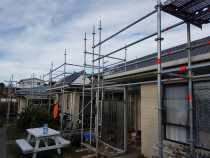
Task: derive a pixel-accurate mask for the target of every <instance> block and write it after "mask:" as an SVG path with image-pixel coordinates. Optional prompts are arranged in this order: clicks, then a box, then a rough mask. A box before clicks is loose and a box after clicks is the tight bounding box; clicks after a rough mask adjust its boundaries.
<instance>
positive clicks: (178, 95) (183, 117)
mask: <svg viewBox="0 0 210 158" xmlns="http://www.w3.org/2000/svg"><path fill="white" fill-rule="evenodd" d="M164 107H165V109H166V113H165V114H166V117H165V123H166V126H165V130H166V131H165V132H166V133H165V137H166V139H169V140H173V141H178V142H182V143H187V140H188V136H189V134H188V129H189V126H188V86H187V85H174V86H171V85H167V86H165V89H164Z"/></svg>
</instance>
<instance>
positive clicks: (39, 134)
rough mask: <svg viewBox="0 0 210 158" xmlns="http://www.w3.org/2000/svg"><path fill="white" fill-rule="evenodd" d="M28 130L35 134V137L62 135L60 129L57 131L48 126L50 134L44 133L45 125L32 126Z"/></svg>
mask: <svg viewBox="0 0 210 158" xmlns="http://www.w3.org/2000/svg"><path fill="white" fill-rule="evenodd" d="M27 132H28V133H29V134H31V135H33V136H34V137H49V136H56V135H60V132H59V131H56V130H54V129H52V128H48V134H44V133H43V127H40V128H30V129H27Z"/></svg>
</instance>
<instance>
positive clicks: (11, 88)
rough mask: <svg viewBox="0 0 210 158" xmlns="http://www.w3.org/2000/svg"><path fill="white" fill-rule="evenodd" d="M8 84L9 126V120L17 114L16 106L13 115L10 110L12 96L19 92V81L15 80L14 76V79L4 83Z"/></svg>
mask: <svg viewBox="0 0 210 158" xmlns="http://www.w3.org/2000/svg"><path fill="white" fill-rule="evenodd" d="M4 82H7V83H8V85H7V114H6V116H7V125H9V119H10V115H11V114H14V113H15V105H14V111H13V113H11V112H10V108H11V103H12V102H13V101H12V96H13V95H14V94H15V93H16V92H17V81H14V80H13V74H12V77H11V78H10V80H9V81H4ZM13 83H15V87H14V86H13Z"/></svg>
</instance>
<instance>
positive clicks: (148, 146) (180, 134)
mask: <svg viewBox="0 0 210 158" xmlns="http://www.w3.org/2000/svg"><path fill="white" fill-rule="evenodd" d="M209 41H210V36H208V37H205V38H203V39H200V40H196V41H193V42H191V46H196V45H199V44H206V45H205V46H203V47H198V48H195V49H193V50H192V51H191V55H192V65H193V66H194V65H199V64H205V63H209V62H210V45H209ZM185 48H187V44H182V45H179V46H176V47H173V48H169V49H167V50H163V51H162V52H161V54H162V55H163V54H167V53H168V55H167V56H163V57H162V67H163V70H170V69H175V68H181V67H185V66H187V65H188V54H187V49H185ZM182 49H183V51H180V50H182ZM184 49H185V50H184ZM173 52H177V53H173ZM156 55H157V53H153V54H150V55H147V56H144V57H141V58H138V59H135V60H132V61H129V62H127V65H128V66H127V69H126V71H124V68H119V69H117V70H112V71H110V74H109V75H107V76H105V77H104V80H105V81H107V82H114V83H118V84H125V85H126V84H127V91H126V93H127V94H126V95H127V97H126V100H127V101H126V103H127V109H129V108H132V107H129V106H130V105H129V102H131V103H135V104H134V109H131V110H128V111H127V115H128V123H127V131H129V129H128V128H134V130H135V131H141V153H142V154H144V156H146V157H152V156H158V147H157V144H158V105H157V96H158V94H157V58H156ZM141 61H142V62H141ZM132 63H133V64H132ZM123 65H124V64H121V65H118V66H116V67H120V66H123ZM116 67H114V68H116ZM192 72H193V76H194V78H193V109H194V112H193V113H194V114H193V115H194V117H193V124H194V129H193V130H194V140H195V142H194V144H195V147H196V148H198V149H201V148H202V149H203V150H204V151H206V152H208V151H209V150H210V121H209V120H210V97H209V96H210V77H209V76H210V66H206V67H201V68H196V69H193V70H192ZM175 73H176V74H177V75H178V74H180V75H182V76H183V75H186V77H187V75H188V74H187V72H178V71H177V72H175ZM162 79H165V80H164V82H162V84H163V86H162V104H163V107H164V110H163V114H164V115H163V124H162V132H163V138H164V140H163V144H164V146H165V147H164V148H163V153H164V156H163V157H164V158H165V157H169V156H170V155H173V152H172V151H171V150H170V149H169V147H168V146H169V144H171V145H172V146H173V147H179V146H180V145H188V144H189V141H190V140H189V111H188V104H189V103H188V100H189V99H188V80H187V79H185V78H183V79H180V80H176V81H173V77H172V78H171V76H168V75H163V76H162ZM150 81H151V82H150ZM130 83H136V84H133V85H131V84H130ZM129 84H130V85H129ZM113 87H114V86H113ZM121 87H123V86H121ZM109 88H110V87H109ZM129 89H130V90H129ZM137 91H138V93H136V92H137ZM107 98H108V96H107ZM109 98H110V97H109ZM110 100H113V99H110ZM120 100H121V101H123V98H122V97H121V99H120V98H119V100H118V101H119V102H120ZM107 104H108V103H106V102H104V111H103V115H105V116H107V117H109V119H107V120H106V121H107V122H108V123H106V124H104V125H103V128H107V127H108V128H112V126H113V119H112V117H111V114H109V113H108V112H110V111H113V110H112V109H110V106H108V105H107ZM135 105H136V106H135ZM107 107H109V109H106V108H107ZM121 115H122V112H121ZM119 116H120V115H119ZM132 116H133V117H135V118H134V119H131V118H129V117H132ZM103 118H104V117H103ZM110 118H111V119H110ZM122 119H123V118H119V119H118V116H117V118H116V119H115V120H114V121H115V122H116V123H115V124H114V125H117V126H118V124H119V123H120V122H122ZM135 119H136V121H130V120H135ZM117 121H120V122H117ZM129 121H130V122H129ZM115 127H116V126H115ZM116 128H118V127H116ZM120 128H121V129H122V127H119V128H118V129H120ZM118 129H117V130H118ZM117 130H115V132H116V139H117V141H116V142H115V144H112V145H113V146H115V147H118V148H121V149H123V148H122V144H123V143H124V142H122V137H123V135H122V134H120V133H119V131H117ZM121 133H122V132H121ZM110 134H111V130H109V131H106V132H105V133H104V135H103V134H102V137H105V138H104V139H103V141H105V142H107V143H109V144H111V143H110V139H112V138H110ZM111 137H112V136H111ZM117 137H118V138H117ZM128 137H129V135H128ZM120 141H121V142H120ZM120 143H121V145H120Z"/></svg>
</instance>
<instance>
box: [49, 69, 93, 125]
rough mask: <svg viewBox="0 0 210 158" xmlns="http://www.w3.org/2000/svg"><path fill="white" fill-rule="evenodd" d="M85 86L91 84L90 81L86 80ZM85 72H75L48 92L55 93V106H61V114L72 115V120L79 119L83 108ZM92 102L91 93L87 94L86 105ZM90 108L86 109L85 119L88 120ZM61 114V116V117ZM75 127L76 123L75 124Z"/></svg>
mask: <svg viewBox="0 0 210 158" xmlns="http://www.w3.org/2000/svg"><path fill="white" fill-rule="evenodd" d="M85 84H86V85H88V84H90V79H89V78H88V77H86V78H85ZM82 89H83V72H74V73H72V74H71V75H68V76H65V78H62V79H60V80H59V81H57V82H56V84H54V85H53V86H52V87H51V88H48V91H50V90H51V91H52V92H54V93H55V102H54V103H55V104H58V105H59V109H60V112H61V113H68V114H71V119H74V118H75V120H74V121H75V122H76V121H77V119H76V118H78V117H79V112H80V111H81V107H82ZM89 100H90V93H89V92H88V93H85V103H84V104H85V105H86V104H87V102H88V101H89ZM89 111H90V107H89V106H87V108H86V109H85V112H84V113H85V117H86V118H88V114H89V113H90V112H89ZM61 113H60V115H61ZM74 127H75V123H74Z"/></svg>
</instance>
